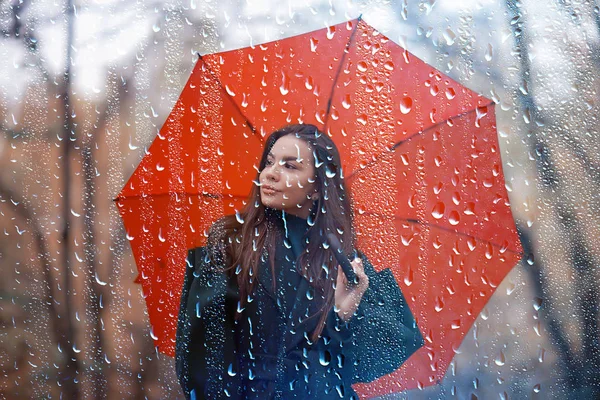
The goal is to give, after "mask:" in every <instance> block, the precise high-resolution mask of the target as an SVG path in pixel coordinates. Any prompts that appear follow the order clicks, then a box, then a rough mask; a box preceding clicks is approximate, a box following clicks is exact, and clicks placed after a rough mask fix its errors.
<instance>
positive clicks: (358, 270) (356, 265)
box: [350, 257, 369, 289]
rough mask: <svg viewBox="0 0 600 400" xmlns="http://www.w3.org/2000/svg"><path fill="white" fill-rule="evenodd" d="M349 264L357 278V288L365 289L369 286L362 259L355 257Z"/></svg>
mask: <svg viewBox="0 0 600 400" xmlns="http://www.w3.org/2000/svg"><path fill="white" fill-rule="evenodd" d="M350 264H351V265H352V269H353V270H354V273H355V274H356V276H357V277H358V286H360V287H362V288H365V289H366V288H367V287H368V286H369V277H368V276H367V274H366V273H365V268H364V266H363V262H362V259H360V258H358V257H357V258H355V259H354V260H352V262H351V263H350Z"/></svg>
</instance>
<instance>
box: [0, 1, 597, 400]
mask: <svg viewBox="0 0 600 400" xmlns="http://www.w3.org/2000/svg"><path fill="white" fill-rule="evenodd" d="M361 14H362V15H363V18H364V19H365V20H366V21H367V22H368V23H369V24H371V25H372V26H373V27H375V28H376V29H378V30H379V31H380V32H382V33H383V34H385V35H386V36H388V37H389V38H390V39H391V40H393V41H395V42H396V43H399V44H400V45H401V46H402V47H404V48H406V49H407V50H409V51H410V52H412V53H413V54H414V55H416V56H417V57H419V58H421V59H423V60H425V61H426V62H428V63H429V64H431V65H433V66H434V67H436V68H437V69H439V70H440V71H442V72H444V73H445V74H447V75H448V76H450V77H452V78H453V79H455V80H457V81H458V82H460V83H462V84H463V85H465V86H467V87H469V88H470V89H473V90H475V91H477V92H478V93H481V94H482V95H484V96H486V97H488V98H491V99H493V100H494V101H495V102H496V103H497V106H496V109H497V115H498V117H497V118H498V136H499V140H500V145H501V150H502V159H503V165H504V173H505V175H506V187H507V189H508V191H509V196H510V199H511V206H512V210H513V214H514V216H515V219H516V222H517V226H518V228H519V231H520V234H521V239H522V242H523V246H524V248H525V251H526V256H525V257H524V259H523V261H522V262H521V263H520V264H518V265H516V266H515V268H514V269H513V270H512V272H511V273H510V274H509V275H508V276H507V277H506V278H505V280H504V281H503V282H502V283H501V285H500V286H499V287H498V289H497V291H496V293H495V295H494V296H493V297H492V299H491V300H490V302H489V303H488V305H487V306H486V307H485V309H484V311H483V312H482V313H481V314H480V316H479V318H478V319H477V321H476V323H475V325H474V326H473V328H472V329H471V331H470V333H469V335H468V336H467V337H466V338H465V340H464V341H463V343H462V345H461V346H460V348H459V349H458V350H456V351H455V352H456V355H455V358H454V360H453V362H452V364H451V368H450V369H449V371H448V372H447V374H446V377H445V379H444V380H443V381H442V382H441V384H440V385H436V386H432V387H427V388H424V389H421V390H418V389H417V390H411V391H407V392H404V393H398V394H394V395H389V396H386V398H401V399H404V398H407V399H445V398H460V399H463V398H466V399H503V400H506V399H522V398H533V399H564V398H572V399H588V398H589V399H592V398H600V373H598V370H599V369H600V331H599V326H598V324H599V322H600V321H599V314H600V308H599V303H600V298H599V296H600V294H599V282H600V280H599V279H598V274H599V271H598V270H599V266H600V240H598V239H599V238H600V195H599V189H600V144H599V141H598V137H597V136H598V126H599V121H598V109H599V106H600V105H599V104H598V103H599V96H598V92H599V90H600V79H599V78H600V10H599V8H598V6H597V5H596V3H595V2H593V1H591V0H589V1H577V0H546V1H543V2H542V1H537V0H522V1H514V0H507V1H499V0H437V1H436V0H398V1H385V0H381V1H341V0H328V1H327V0H325V1H321V0H304V1H302V2H299V1H292V0H277V1H276V0H245V1H244V0H221V1H217V0H188V1H185V2H183V1H165V2H159V1H140V0H137V1H133V0H132V1H129V0H120V1H119V0H116V1H113V0H106V1H103V0H96V1H79V0H63V1H47V0H46V1H35V0H33V1H30V0H9V1H2V2H0V32H1V36H0V265H1V266H2V280H1V281H0V321H1V324H2V325H1V326H2V330H1V333H0V338H1V340H0V397H2V398H9V399H21V398H42V397H44V398H63V399H79V398H81V399H100V398H110V399H116V398H123V399H161V398H182V394H181V391H180V388H179V384H178V382H177V379H176V376H175V369H174V360H173V359H171V358H169V357H167V356H164V355H162V354H160V353H158V352H157V351H156V350H155V348H154V344H153V340H152V332H151V329H150V325H149V322H148V317H147V313H146V311H145V304H144V299H143V296H142V291H141V286H139V285H137V284H135V283H134V280H135V278H136V276H137V272H136V266H135V263H134V260H133V257H132V254H131V249H130V246H129V243H128V240H127V235H126V232H125V231H124V229H123V225H122V222H121V220H120V218H119V216H118V213H117V208H116V206H115V205H114V203H113V201H112V199H113V198H114V197H115V196H116V195H117V193H118V192H119V191H120V189H121V188H122V186H123V185H124V183H125V182H126V181H127V179H128V178H129V176H130V175H131V174H132V173H133V171H134V169H135V167H136V165H137V164H138V163H139V161H140V160H141V158H142V157H143V156H144V154H145V151H146V150H147V149H148V147H149V146H150V144H151V142H152V140H153V138H154V137H155V136H156V133H157V131H158V129H160V127H161V126H162V124H163V122H164V120H165V119H166V117H167V115H168V113H169V111H170V110H171V108H172V107H173V105H174V103H175V101H176V100H177V98H178V96H179V93H180V91H181V89H182V88H183V86H184V84H185V82H186V80H187V78H188V77H189V74H190V72H191V70H192V67H193V65H194V63H195V61H196V60H197V55H196V53H197V52H200V53H212V52H217V51H223V50H229V49H235V48H240V47H245V46H249V45H253V44H260V43H263V42H267V41H271V40H275V39H279V38H283V37H287V36H291V35H294V34H298V33H303V32H308V31H311V30H315V29H320V28H323V27H325V26H327V25H332V24H336V23H340V22H342V21H345V20H348V19H353V18H356V17H357V16H359V15H361Z"/></svg>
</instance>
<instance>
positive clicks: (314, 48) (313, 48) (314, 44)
mask: <svg viewBox="0 0 600 400" xmlns="http://www.w3.org/2000/svg"><path fill="white" fill-rule="evenodd" d="M318 44H319V41H318V40H317V39H315V38H310V51H311V52H313V53H316V52H317V45H318Z"/></svg>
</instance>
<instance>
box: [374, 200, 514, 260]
mask: <svg viewBox="0 0 600 400" xmlns="http://www.w3.org/2000/svg"><path fill="white" fill-rule="evenodd" d="M363 215H369V216H375V217H379V218H385V217H388V218H392V219H395V220H398V221H406V222H408V223H411V224H417V225H423V226H428V227H431V228H435V229H439V230H441V231H445V232H449V233H455V234H457V235H458V236H463V237H469V238H473V239H475V240H477V241H481V242H484V243H489V244H491V245H492V246H495V247H500V248H502V247H503V246H502V245H500V244H498V243H495V242H492V241H491V240H487V239H483V238H480V237H478V236H474V235H470V234H468V233H464V232H460V231H458V230H456V229H451V228H446V227H443V226H441V225H437V224H432V223H429V222H425V221H421V220H419V219H415V218H406V217H399V216H396V215H394V216H391V217H389V216H387V215H385V214H379V213H375V212H370V211H365V212H364V213H363ZM506 250H507V251H509V252H511V253H513V254H517V255H520V256H523V255H524V254H525V253H523V252H522V251H521V252H519V251H514V250H511V249H509V248H507V249H506Z"/></svg>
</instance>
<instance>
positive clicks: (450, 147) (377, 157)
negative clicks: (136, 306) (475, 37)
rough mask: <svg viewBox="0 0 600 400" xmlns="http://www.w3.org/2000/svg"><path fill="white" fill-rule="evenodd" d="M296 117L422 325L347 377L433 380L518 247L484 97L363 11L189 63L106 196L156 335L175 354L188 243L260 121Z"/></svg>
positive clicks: (233, 177)
mask: <svg viewBox="0 0 600 400" xmlns="http://www.w3.org/2000/svg"><path fill="white" fill-rule="evenodd" d="M297 122H305V123H312V124H315V125H317V126H319V127H321V128H322V130H324V131H325V132H326V133H327V134H328V135H330V136H331V137H332V138H333V140H334V141H335V142H336V144H337V146H338V148H339V150H340V153H341V156H342V160H343V162H344V165H343V170H344V173H345V176H346V180H347V182H348V185H349V187H350V190H351V192H352V195H353V199H354V217H355V225H356V230H357V234H358V247H359V248H360V249H361V250H362V251H364V253H365V254H366V255H367V256H368V257H369V259H370V260H371V261H372V263H373V265H374V266H375V267H376V268H377V269H379V270H381V269H383V268H386V267H390V268H391V270H392V271H393V273H394V276H395V277H396V279H397V281H398V283H399V285H400V288H401V289H402V291H403V293H404V294H405V297H406V299H407V302H408V303H409V305H410V306H411V310H412V313H413V314H414V315H415V317H416V319H417V324H418V326H419V328H420V330H421V332H422V333H423V336H424V337H425V345H424V346H423V347H422V348H421V349H419V350H418V351H417V352H416V353H415V354H413V356H411V357H410V359H408V360H407V361H406V362H405V363H404V364H403V365H402V366H401V367H400V368H399V369H398V370H397V371H396V372H394V373H392V374H390V375H386V376H383V377H381V378H380V379H378V380H376V381H375V382H372V383H370V384H359V385H356V386H355V389H356V390H357V392H359V393H360V394H361V395H365V396H378V395H383V394H385V393H392V392H398V391H401V390H406V389H410V388H415V387H422V386H427V385H430V384H433V383H436V382H438V381H439V380H441V379H442V377H443V376H444V373H445V371H446V369H447V368H448V365H449V363H450V361H451V360H452V357H453V355H454V352H455V350H456V349H457V348H458V347H459V346H460V343H461V342H462V340H463V338H464V336H465V334H466V333H467V332H468V330H469V329H470V327H471V325H472V324H473V322H474V321H475V319H476V318H477V316H478V314H479V313H480V311H481V309H482V308H483V306H484V305H485V304H486V303H487V301H488V300H489V299H490V297H491V296H492V294H493V293H494V290H495V289H496V287H497V286H498V284H499V283H500V282H501V281H502V279H503V278H504V277H505V276H506V274H507V273H508V272H509V271H510V269H511V268H512V267H513V266H514V264H515V263H516V262H517V261H518V260H519V259H520V258H521V256H522V249H521V245H520V242H519V238H518V235H517V232H516V229H515V224H514V221H513V218H512V215H511V210H510V207H509V202H508V197H507V193H506V189H505V186H504V176H503V173H502V162H501V159H500V148H499V146H498V140H497V134H496V125H495V123H496V121H495V112H494V104H493V103H492V102H491V101H490V100H489V99H487V98H485V97H482V96H480V95H478V94H476V93H474V92H473V91H471V90H469V89H467V88H466V87H464V86H462V85H461V84H459V83H457V82H456V81H454V80H452V79H450V78H449V77H447V76H445V75H443V74H442V73H441V72H439V71H438V70H436V69H435V68H433V67H431V66H430V65H428V64H426V63H425V62H423V61H422V60H419V59H418V58H416V57H415V56H413V55H412V54H410V53H409V52H408V51H406V50H405V49H403V48H401V47H400V46H398V45H397V44H396V43H394V42H392V41H390V40H389V39H388V38H386V37H385V36H384V35H382V34H380V33H379V32H377V31H376V30H374V29H373V28H372V27H371V26H369V25H368V24H367V23H365V22H364V21H362V20H360V19H359V20H354V21H350V22H347V23H343V24H339V25H335V26H331V27H328V28H326V29H321V30H318V31H314V32H309V33H306V34H303V35H299V36H294V37H291V38H287V39H282V40H279V41H275V42H270V43H266V44H261V45H257V46H253V47H248V48H243V49H239V50H232V51H227V52H223V53H217V54H210V55H206V56H203V57H201V58H200V60H199V61H198V63H197V64H196V66H195V68H194V70H193V72H192V74H191V76H190V78H189V81H188V82H187V84H186V85H185V87H184V88H183V91H182V93H181V96H180V98H179V100H178V101H177V103H176V105H175V107H174V109H173V111H172V112H171V114H170V115H169V117H168V118H167V120H166V122H165V124H164V126H163V127H162V129H161V130H160V133H159V134H158V136H157V138H156V139H155V140H154V142H153V143H152V146H151V147H150V149H149V151H148V154H147V155H146V156H145V157H144V159H143V160H142V161H141V163H140V165H139V166H138V168H137V169H136V171H135V172H134V174H133V175H132V176H131V178H130V179H129V181H128V182H127V184H126V185H125V187H124V188H123V190H122V191H121V193H120V194H119V196H118V198H117V204H118V207H119V211H120V213H121V216H122V218H123V220H124V223H125V227H126V230H127V234H128V238H129V240H130V242H131V246H132V250H133V253H134V256H135V259H136V263H137V266H138V269H139V271H140V276H139V278H138V279H139V282H140V283H141V284H142V288H143V293H144V296H145V297H146V303H147V306H148V313H149V316H150V322H151V324H152V329H153V335H154V338H155V343H156V345H157V346H158V348H159V350H160V351H161V352H163V353H166V354H169V355H173V354H174V343H175V332H176V323H177V315H178V309H179V299H180V288H181V285H182V281H183V276H184V271H185V268H184V267H185V262H184V260H185V256H186V251H187V249H188V248H192V247H196V246H199V245H203V244H204V243H205V236H206V232H207V230H208V228H209V227H210V225H211V224H212V223H213V222H214V221H215V220H217V219H218V218H219V217H220V216H222V215H224V214H229V213H235V212H236V210H240V209H241V208H242V205H243V204H244V201H245V199H246V197H247V195H248V193H249V191H250V188H251V184H252V180H253V179H254V177H255V174H256V168H257V165H258V161H259V157H260V151H261V149H262V147H263V141H264V138H265V137H266V135H267V134H268V133H270V132H271V131H273V130H275V129H276V128H279V127H281V126H283V125H286V124H289V123H297Z"/></svg>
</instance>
